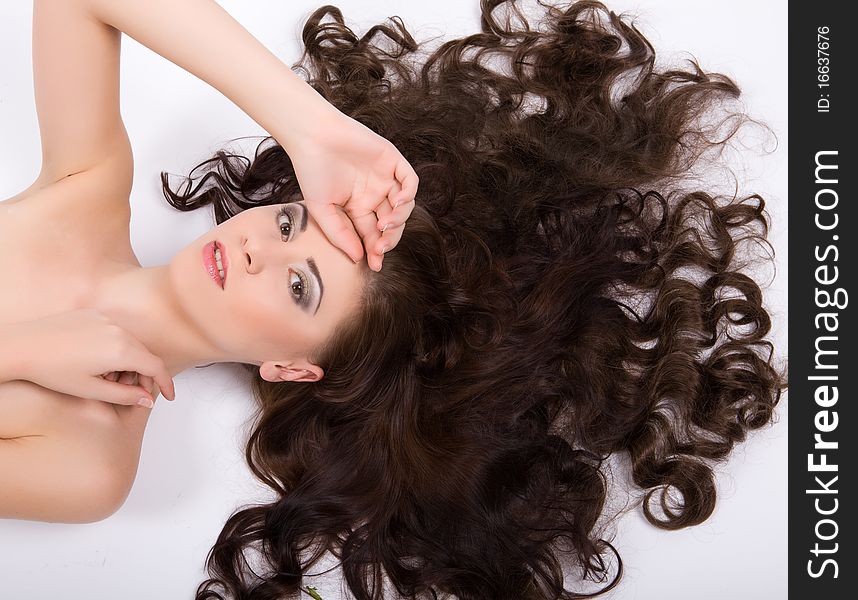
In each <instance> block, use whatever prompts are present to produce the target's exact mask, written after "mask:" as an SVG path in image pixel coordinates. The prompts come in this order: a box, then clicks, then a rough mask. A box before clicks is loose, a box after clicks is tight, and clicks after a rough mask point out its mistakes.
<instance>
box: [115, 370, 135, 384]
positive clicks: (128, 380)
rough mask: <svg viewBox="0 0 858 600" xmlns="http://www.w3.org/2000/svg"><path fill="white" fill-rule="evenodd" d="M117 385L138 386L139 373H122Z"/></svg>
mask: <svg viewBox="0 0 858 600" xmlns="http://www.w3.org/2000/svg"><path fill="white" fill-rule="evenodd" d="M117 383H121V384H123V385H136V384H137V373H136V372H134V371H122V374H121V375H120V376H119V379H118V380H117Z"/></svg>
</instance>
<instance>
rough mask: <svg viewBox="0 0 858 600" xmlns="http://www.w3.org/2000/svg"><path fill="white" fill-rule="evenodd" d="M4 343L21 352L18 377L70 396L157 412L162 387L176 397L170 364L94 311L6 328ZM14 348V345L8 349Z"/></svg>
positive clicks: (15, 372)
mask: <svg viewBox="0 0 858 600" xmlns="http://www.w3.org/2000/svg"><path fill="white" fill-rule="evenodd" d="M3 334H4V335H3V338H4V340H3V344H4V346H6V348H9V349H12V350H13V351H14V352H15V358H14V363H15V364H14V366H12V367H11V368H4V371H6V372H8V373H10V374H11V377H12V378H13V379H25V380H27V381H32V382H33V383H36V384H38V385H40V386H42V387H46V388H49V389H52V390H55V391H58V392H61V393H64V394H69V395H72V396H78V397H80V398H89V399H93V400H102V401H104V402H112V403H114V404H127V405H133V404H140V405H141V406H146V407H148V408H151V407H152V405H153V403H154V400H153V393H154V391H155V390H157V389H158V388H160V390H161V393H162V394H163V395H164V397H165V398H168V399H170V400H172V399H174V398H175V390H174V388H173V380H172V378H171V377H170V373H169V371H168V370H167V367H166V365H165V364H164V361H162V360H161V359H160V358H158V357H157V356H155V355H154V354H152V353H151V352H149V351H148V350H147V349H146V348H145V347H144V346H143V344H142V343H140V341H138V340H137V339H136V338H134V337H133V336H131V335H130V334H129V333H128V332H127V331H125V330H124V329H122V328H121V327H119V326H118V325H116V324H114V323H113V322H112V321H111V320H110V319H109V318H108V317H106V316H105V315H103V314H102V313H100V312H99V311H97V310H94V309H80V310H75V311H70V312H65V313H60V314H57V315H52V316H50V317H45V318H42V319H37V320H35V321H27V322H23V323H12V324H11V325H9V326H5V325H4V326H3ZM7 344H8V345H7Z"/></svg>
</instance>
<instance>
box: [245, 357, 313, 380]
mask: <svg viewBox="0 0 858 600" xmlns="http://www.w3.org/2000/svg"><path fill="white" fill-rule="evenodd" d="M259 375H260V376H261V377H262V379H264V380H265V381H270V382H272V383H277V382H279V381H319V380H320V379H321V378H322V377H324V376H325V372H324V371H323V370H322V367H320V366H319V365H314V364H313V363H311V362H309V361H307V360H297V361H293V360H289V361H282V360H281V361H273V360H269V361H265V362H264V363H262V365H260V367H259Z"/></svg>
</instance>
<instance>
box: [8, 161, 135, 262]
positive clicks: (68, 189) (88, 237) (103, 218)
mask: <svg viewBox="0 0 858 600" xmlns="http://www.w3.org/2000/svg"><path fill="white" fill-rule="evenodd" d="M112 169H113V166H112V165H111V164H110V163H104V164H101V165H99V166H97V167H94V168H92V169H90V170H87V171H84V172H81V173H75V174H72V175H68V176H66V177H63V178H61V179H58V180H49V179H47V178H42V177H40V178H39V179H36V181H34V182H33V183H32V184H31V185H30V186H29V187H28V188H27V189H25V190H23V191H22V192H20V193H19V194H17V195H15V196H13V197H11V198H8V199H7V200H5V201H3V202H0V228H3V229H8V235H11V236H14V235H15V231H19V232H23V231H28V232H30V233H32V232H42V234H43V235H39V236H37V238H38V239H40V240H44V241H49V240H52V239H53V240H56V239H57V235H47V231H48V230H50V229H53V228H56V229H58V231H59V232H60V236H59V237H61V238H63V239H64V240H65V241H67V242H74V241H75V240H78V241H83V240H85V241H86V244H87V245H88V246H91V247H93V250H94V251H95V252H96V253H97V254H98V255H102V256H103V255H104V254H105V253H106V252H109V253H110V254H116V253H117V252H120V253H121V254H122V256H123V258H124V257H126V256H127V257H128V258H130V257H131V254H132V252H131V243H130V221H131V206H130V204H129V195H130V189H131V188H130V185H131V183H130V180H129V181H124V182H123V181H122V176H121V175H117V174H116V173H114V172H113V171H112ZM28 239H31V240H32V239H36V238H32V237H31V236H28Z"/></svg>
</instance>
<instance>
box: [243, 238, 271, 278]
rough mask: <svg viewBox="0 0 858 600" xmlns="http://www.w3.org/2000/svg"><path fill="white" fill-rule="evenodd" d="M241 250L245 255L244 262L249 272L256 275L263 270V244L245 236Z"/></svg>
mask: <svg viewBox="0 0 858 600" xmlns="http://www.w3.org/2000/svg"><path fill="white" fill-rule="evenodd" d="M241 252H242V254H243V255H244V264H245V268H246V269H247V272H248V273H250V274H251V275H255V274H256V273H259V272H260V271H262V269H263V268H264V267H265V265H264V264H263V256H264V255H265V253H264V252H263V251H262V249H261V245H260V243H259V242H258V241H256V240H251V239H249V238H244V239H242V241H241Z"/></svg>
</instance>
